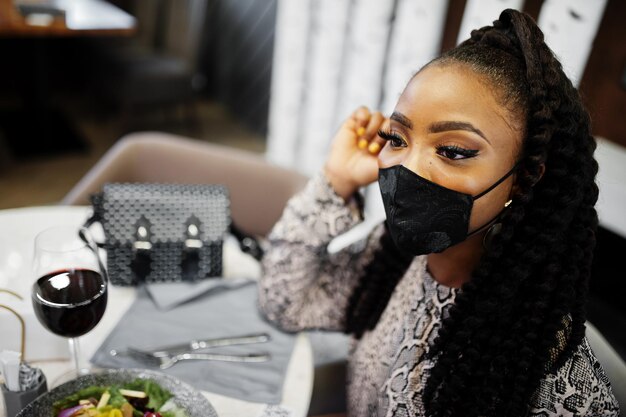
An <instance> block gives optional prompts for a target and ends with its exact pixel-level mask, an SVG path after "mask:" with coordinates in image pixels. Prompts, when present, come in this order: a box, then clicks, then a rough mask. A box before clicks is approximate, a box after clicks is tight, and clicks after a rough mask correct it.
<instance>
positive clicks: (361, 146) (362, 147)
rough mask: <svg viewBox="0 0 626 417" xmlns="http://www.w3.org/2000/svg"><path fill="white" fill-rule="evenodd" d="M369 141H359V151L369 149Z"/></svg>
mask: <svg viewBox="0 0 626 417" xmlns="http://www.w3.org/2000/svg"><path fill="white" fill-rule="evenodd" d="M367 143H368V142H367V140H365V139H361V140H359V143H358V144H357V146H358V147H359V149H365V148H367Z"/></svg>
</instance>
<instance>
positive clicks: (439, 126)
mask: <svg viewBox="0 0 626 417" xmlns="http://www.w3.org/2000/svg"><path fill="white" fill-rule="evenodd" d="M389 118H390V119H391V120H395V121H396V122H398V123H400V124H401V125H403V126H405V127H406V128H408V129H413V122H411V120H410V119H409V118H408V117H406V116H405V115H404V114H402V113H400V112H397V111H394V112H393V114H392V115H391V117H389ZM452 130H465V131H467V132H472V133H476V134H477V135H478V136H480V137H481V138H483V139H485V140H486V141H487V143H489V144H490V145H491V142H490V141H489V139H487V136H485V134H484V133H483V132H482V131H481V130H480V129H478V128H477V127H475V126H474V125H472V124H471V123H468V122H459V121H443V122H435V123H432V124H431V125H430V126H429V127H428V132H430V133H441V132H449V131H452Z"/></svg>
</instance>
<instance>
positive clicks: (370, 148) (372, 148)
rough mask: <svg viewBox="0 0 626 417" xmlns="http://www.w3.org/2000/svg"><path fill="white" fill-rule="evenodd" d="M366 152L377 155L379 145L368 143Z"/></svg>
mask: <svg viewBox="0 0 626 417" xmlns="http://www.w3.org/2000/svg"><path fill="white" fill-rule="evenodd" d="M367 150H368V151H370V153H377V152H378V151H380V145H379V144H378V143H377V142H372V143H370V146H368V148H367Z"/></svg>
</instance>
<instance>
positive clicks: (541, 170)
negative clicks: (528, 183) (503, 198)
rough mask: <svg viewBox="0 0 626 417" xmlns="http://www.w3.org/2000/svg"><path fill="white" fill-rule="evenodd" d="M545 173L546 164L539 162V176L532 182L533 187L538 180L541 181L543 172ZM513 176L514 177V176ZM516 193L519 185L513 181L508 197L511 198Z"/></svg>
mask: <svg viewBox="0 0 626 417" xmlns="http://www.w3.org/2000/svg"><path fill="white" fill-rule="evenodd" d="M545 173H546V164H545V163H544V164H541V165H539V178H538V179H537V181H536V182H535V183H534V184H533V187H534V186H535V185H536V184H537V183H538V182H539V181H541V179H542V178H543V174H545ZM514 178H515V177H514ZM517 193H519V186H518V185H517V181H514V182H513V186H512V187H511V194H510V197H509V198H512V197H513V196H514V195H516V194H517Z"/></svg>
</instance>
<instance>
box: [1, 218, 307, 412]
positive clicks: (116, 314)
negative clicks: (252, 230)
mask: <svg viewBox="0 0 626 417" xmlns="http://www.w3.org/2000/svg"><path fill="white" fill-rule="evenodd" d="M89 212H90V210H89V209H88V208H86V207H72V206H50V207H32V208H22V209H11V210H0V288H8V289H11V290H12V291H15V292H17V293H18V294H20V295H21V296H22V297H24V299H23V300H22V301H19V300H18V299H17V298H15V297H14V296H11V295H10V294H3V293H0V303H2V304H8V305H9V306H11V307H12V308H14V309H16V310H17V311H18V312H19V313H20V314H21V315H23V316H25V319H26V322H27V332H26V334H27V340H26V346H27V351H26V359H27V360H29V362H31V363H32V364H34V365H35V366H37V367H40V368H41V369H42V370H43V371H44V373H45V374H46V377H47V379H48V381H54V380H55V379H56V378H57V377H58V376H59V375H61V374H63V373H64V372H67V371H68V370H70V369H71V368H72V364H71V362H70V361H69V360H68V359H67V357H68V356H67V355H68V353H67V344H66V342H65V340H64V339H62V338H59V337H57V336H53V335H52V334H51V333H49V332H48V331H47V330H45V329H44V328H43V326H41V325H40V324H39V322H38V321H37V320H36V318H35V317H34V313H33V310H32V305H31V303H30V284H31V280H30V279H29V278H30V267H31V260H32V250H33V249H32V245H33V241H34V237H35V236H36V234H37V233H38V232H39V231H41V230H43V229H45V228H47V227H50V226H53V225H58V224H68V225H75V226H78V225H80V224H82V223H83V222H84V220H85V219H86V218H87V216H88V215H89ZM230 243H231V242H227V243H226V244H225V247H224V270H225V271H224V272H225V273H224V275H225V277H227V278H228V277H229V276H237V275H239V274H242V273H249V274H254V273H258V264H256V262H255V261H252V260H251V258H249V257H247V255H243V254H241V252H239V251H238V248H237V247H236V245H233V244H230ZM255 271H256V272H255ZM134 299H135V290H134V289H133V288H128V287H116V286H110V288H109V298H108V305H107V309H106V312H105V314H104V317H103V318H102V320H101V322H100V323H99V324H98V326H96V328H95V329H93V330H92V331H91V332H90V333H88V334H87V335H85V336H83V337H81V338H80V343H81V348H82V351H83V355H84V356H85V357H87V358H89V357H91V355H92V354H93V353H94V352H95V351H96V349H97V348H98V346H100V344H101V343H102V341H103V340H104V339H105V338H106V337H107V335H108V334H109V332H110V331H111V330H112V329H113V327H114V326H115V325H116V323H117V322H118V321H119V319H120V318H121V317H122V315H123V314H124V312H125V311H126V310H127V309H128V307H130V305H131V304H132V302H133V300H134ZM11 323H13V328H11V326H12V325H11ZM17 329H18V325H17V320H16V319H15V318H14V317H13V316H11V315H10V314H9V313H8V312H7V311H5V310H2V309H0V349H7V348H10V349H18V347H16V346H17V344H18V343H17V342H18V340H19V335H18V332H17ZM59 356H64V357H65V358H64V359H58V358H59ZM46 357H47V358H48V359H46V360H44V358H46ZM312 386H313V356H312V352H311V345H310V343H309V339H308V338H307V337H306V335H305V334H303V333H302V334H300V335H298V336H297V338H296V343H295V346H294V350H293V353H292V356H291V360H290V362H289V365H288V368H287V373H286V377H285V382H284V385H283V398H282V402H281V405H282V406H285V407H287V408H289V409H290V410H291V411H292V413H293V416H294V417H298V416H302V417H303V416H306V414H307V411H308V407H309V401H310V398H311V390H312ZM203 394H204V395H205V396H206V397H207V398H208V399H209V401H210V402H211V404H212V405H213V407H214V408H215V410H216V411H217V413H218V415H219V416H220V417H228V416H233V417H235V416H237V417H240V416H252V417H254V416H259V415H260V414H261V413H262V411H263V409H264V408H265V406H266V405H265V404H259V403H251V402H247V401H242V400H237V399H234V398H229V397H225V396H222V395H218V394H215V393H211V392H203ZM1 401H2V399H1V396H0V417H5V416H4V405H3V404H1Z"/></svg>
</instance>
